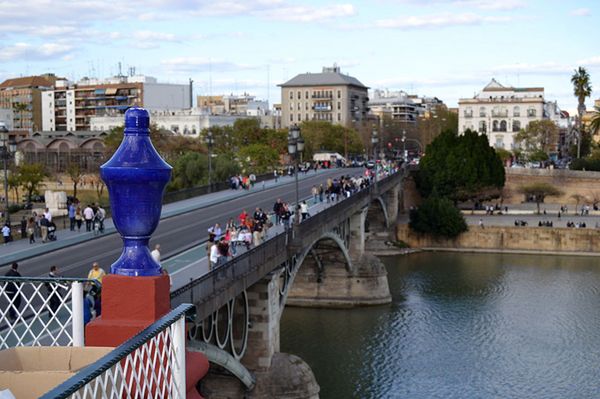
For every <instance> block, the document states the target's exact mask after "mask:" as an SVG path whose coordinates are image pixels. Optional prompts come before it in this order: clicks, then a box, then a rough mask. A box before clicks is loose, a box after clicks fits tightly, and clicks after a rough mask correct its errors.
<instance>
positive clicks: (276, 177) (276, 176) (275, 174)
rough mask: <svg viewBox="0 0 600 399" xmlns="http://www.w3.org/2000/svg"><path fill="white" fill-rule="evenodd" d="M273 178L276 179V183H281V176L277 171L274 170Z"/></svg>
mask: <svg viewBox="0 0 600 399" xmlns="http://www.w3.org/2000/svg"><path fill="white" fill-rule="evenodd" d="M273 177H274V178H275V183H277V182H278V181H279V175H278V174H277V169H273Z"/></svg>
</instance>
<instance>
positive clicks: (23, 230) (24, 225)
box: [21, 216, 27, 239]
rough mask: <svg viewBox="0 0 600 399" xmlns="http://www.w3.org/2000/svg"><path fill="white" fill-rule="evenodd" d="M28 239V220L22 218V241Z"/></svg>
mask: <svg viewBox="0 0 600 399" xmlns="http://www.w3.org/2000/svg"><path fill="white" fill-rule="evenodd" d="M25 238H27V218H26V217H25V216H22V217H21V239H25Z"/></svg>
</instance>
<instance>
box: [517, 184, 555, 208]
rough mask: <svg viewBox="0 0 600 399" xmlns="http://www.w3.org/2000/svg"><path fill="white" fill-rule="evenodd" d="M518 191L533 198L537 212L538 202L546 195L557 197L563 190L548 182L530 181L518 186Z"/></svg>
mask: <svg viewBox="0 0 600 399" xmlns="http://www.w3.org/2000/svg"><path fill="white" fill-rule="evenodd" d="M518 192H519V193H521V194H523V195H525V196H526V197H528V198H530V197H533V198H534V199H535V203H536V205H537V213H538V214H539V213H540V203H542V202H544V199H545V198H546V197H558V196H560V195H563V192H562V191H561V190H559V189H558V188H556V187H554V186H553V185H551V184H548V183H531V184H527V185H523V186H520V187H519V188H518Z"/></svg>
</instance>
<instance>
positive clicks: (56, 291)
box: [44, 266, 62, 317]
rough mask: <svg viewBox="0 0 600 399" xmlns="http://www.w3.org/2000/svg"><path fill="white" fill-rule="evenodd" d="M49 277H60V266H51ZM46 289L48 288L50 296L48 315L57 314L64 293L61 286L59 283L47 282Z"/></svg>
mask: <svg viewBox="0 0 600 399" xmlns="http://www.w3.org/2000/svg"><path fill="white" fill-rule="evenodd" d="M48 277H49V278H59V277H60V275H59V274H58V267H56V266H50V273H48ZM44 285H45V286H46V289H47V290H48V298H49V304H48V306H49V312H48V315H49V316H50V317H52V316H54V315H56V311H57V310H58V308H59V307H60V302H61V297H62V294H61V292H60V286H59V285H58V283H45V284H44Z"/></svg>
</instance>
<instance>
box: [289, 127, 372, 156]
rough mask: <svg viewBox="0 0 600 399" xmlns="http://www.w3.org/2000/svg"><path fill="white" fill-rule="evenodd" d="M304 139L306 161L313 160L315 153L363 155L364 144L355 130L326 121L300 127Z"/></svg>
mask: <svg viewBox="0 0 600 399" xmlns="http://www.w3.org/2000/svg"><path fill="white" fill-rule="evenodd" d="M300 129H301V132H302V137H303V138H304V141H305V145H304V154H303V156H304V159H312V156H313V154H314V153H315V152H319V151H328V152H338V153H340V154H342V155H345V150H346V149H347V150H348V154H362V153H363V151H364V146H363V143H362V141H361V139H360V137H359V135H358V133H357V132H356V130H354V129H349V128H347V127H344V126H341V125H333V124H331V123H330V122H325V121H304V122H302V125H301V126H300Z"/></svg>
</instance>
